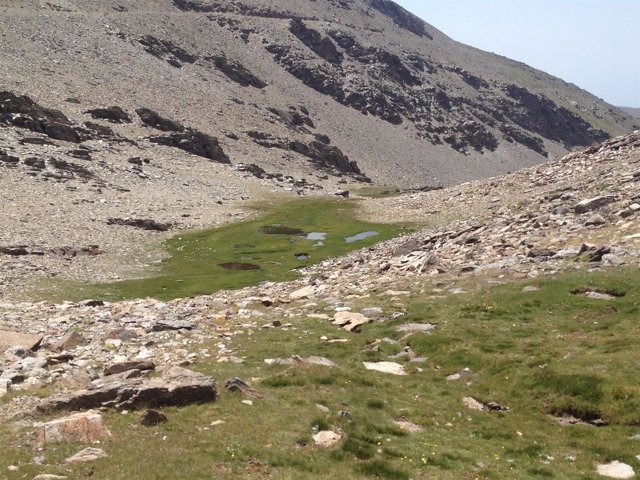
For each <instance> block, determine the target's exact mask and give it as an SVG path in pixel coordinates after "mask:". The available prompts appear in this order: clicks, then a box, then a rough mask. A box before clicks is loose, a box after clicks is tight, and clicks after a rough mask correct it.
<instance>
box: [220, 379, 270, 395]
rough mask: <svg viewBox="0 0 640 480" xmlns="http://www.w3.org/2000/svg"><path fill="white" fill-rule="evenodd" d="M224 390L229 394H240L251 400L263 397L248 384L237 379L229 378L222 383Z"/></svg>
mask: <svg viewBox="0 0 640 480" xmlns="http://www.w3.org/2000/svg"><path fill="white" fill-rule="evenodd" d="M224 388H226V389H227V390H229V391H230V392H242V394H243V395H245V396H247V397H251V398H263V397H264V395H263V394H262V393H260V392H259V391H258V390H256V389H255V388H253V387H251V386H250V385H249V384H248V383H246V382H245V381H244V380H242V379H241V378H238V377H234V378H230V379H229V380H227V381H226V382H224Z"/></svg>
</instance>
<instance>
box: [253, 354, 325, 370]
mask: <svg viewBox="0 0 640 480" xmlns="http://www.w3.org/2000/svg"><path fill="white" fill-rule="evenodd" d="M264 363H266V364H267V365H288V366H295V365H318V366H321V367H329V368H331V367H335V366H336V364H335V363H334V362H333V361H331V360H329V359H328V358H325V357H316V356H311V357H306V358H305V357H301V356H300V355H292V356H291V357H289V358H265V359H264Z"/></svg>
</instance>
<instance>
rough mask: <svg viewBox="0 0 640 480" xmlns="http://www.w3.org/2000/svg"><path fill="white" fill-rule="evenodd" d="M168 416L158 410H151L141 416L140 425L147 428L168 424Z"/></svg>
mask: <svg viewBox="0 0 640 480" xmlns="http://www.w3.org/2000/svg"><path fill="white" fill-rule="evenodd" d="M168 421H169V419H168V418H167V416H166V415H165V414H164V413H162V412H159V411H157V410H153V409H149V410H147V411H145V412H144V413H143V414H142V415H141V416H140V423H141V424H142V425H144V426H145V427H153V426H154V425H158V424H160V423H165V422H168Z"/></svg>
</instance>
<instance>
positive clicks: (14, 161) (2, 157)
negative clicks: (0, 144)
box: [0, 150, 20, 167]
mask: <svg viewBox="0 0 640 480" xmlns="http://www.w3.org/2000/svg"><path fill="white" fill-rule="evenodd" d="M19 162H20V159H19V158H18V157H15V156H13V155H9V154H8V153H6V152H4V151H3V150H0V165H4V166H9V167H15V166H16V165H18V163H19Z"/></svg>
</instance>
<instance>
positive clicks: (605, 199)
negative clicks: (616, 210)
mask: <svg viewBox="0 0 640 480" xmlns="http://www.w3.org/2000/svg"><path fill="white" fill-rule="evenodd" d="M616 200H617V198H616V197H615V196H614V195H606V196H601V197H593V198H587V199H585V200H582V201H581V202H579V203H577V204H576V205H575V206H574V207H573V210H574V211H575V212H576V213H587V212H590V211H592V210H597V209H598V208H602V207H604V206H605V205H608V204H610V203H612V202H615V201H616Z"/></svg>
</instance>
